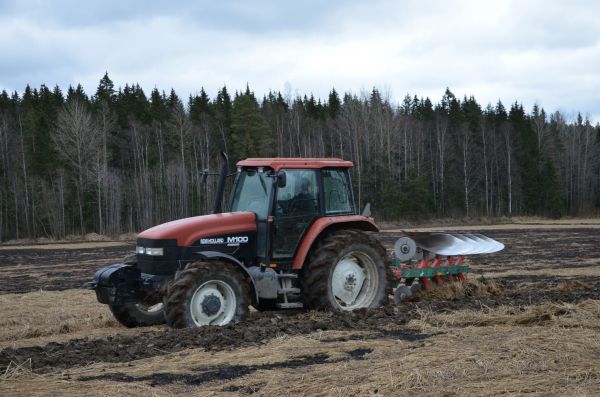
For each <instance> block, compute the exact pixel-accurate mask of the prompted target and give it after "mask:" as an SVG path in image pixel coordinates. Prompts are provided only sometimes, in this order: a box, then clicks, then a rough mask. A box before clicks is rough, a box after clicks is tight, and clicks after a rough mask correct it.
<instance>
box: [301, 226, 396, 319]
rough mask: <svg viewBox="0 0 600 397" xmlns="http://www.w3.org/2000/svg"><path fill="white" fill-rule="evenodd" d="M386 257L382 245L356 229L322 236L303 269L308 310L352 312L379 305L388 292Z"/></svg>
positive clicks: (389, 290)
mask: <svg viewBox="0 0 600 397" xmlns="http://www.w3.org/2000/svg"><path fill="white" fill-rule="evenodd" d="M388 262H389V259H388V257H387V255H386V252H385V249H384V248H383V246H382V245H381V244H380V243H379V242H378V241H377V240H376V239H375V238H373V237H371V236H370V235H368V234H366V233H364V232H362V231H358V230H344V231H338V232H335V233H332V234H331V235H329V236H327V237H326V238H324V239H323V240H322V241H321V242H320V243H319V245H318V246H317V247H316V248H315V249H314V250H313V252H312V254H311V256H310V259H309V263H308V266H307V268H306V269H305V270H304V290H305V291H304V292H305V295H306V300H307V303H308V305H309V307H310V308H311V309H328V310H343V311H351V310H355V309H361V308H374V307H379V306H381V305H383V304H384V303H386V302H387V299H388V295H389V294H390V293H391V280H392V277H391V274H390V272H391V271H390V266H389V263H388Z"/></svg>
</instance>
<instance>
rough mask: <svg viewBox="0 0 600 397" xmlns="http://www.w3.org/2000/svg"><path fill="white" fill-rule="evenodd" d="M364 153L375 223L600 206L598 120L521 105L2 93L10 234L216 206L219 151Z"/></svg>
mask: <svg viewBox="0 0 600 397" xmlns="http://www.w3.org/2000/svg"><path fill="white" fill-rule="evenodd" d="M220 151H226V152H227V153H228V154H229V157H230V160H231V171H232V172H233V171H234V170H235V168H234V164H235V162H236V161H237V160H239V159H243V158H246V157H261V156H262V157H265V156H268V157H271V156H280V157H341V158H344V159H346V160H351V161H352V162H354V168H353V170H352V174H351V175H352V180H353V185H354V190H355V201H356V206H357V208H359V210H360V209H361V208H362V207H363V206H364V205H365V204H366V203H367V202H369V203H371V208H372V211H373V214H374V216H375V217H376V218H377V220H385V221H393V222H398V221H402V220H423V219H427V218H461V219H462V218H466V219H471V218H475V217H492V218H494V217H511V216H517V215H519V216H521V215H538V216H546V217H555V218H557V217H561V216H565V215H569V216H589V215H596V214H598V212H599V211H600V126H599V125H598V124H596V125H593V124H592V123H591V122H590V121H589V120H588V119H587V118H584V117H582V116H581V115H577V116H574V117H570V116H567V115H565V114H561V113H560V112H553V113H549V114H547V113H546V111H545V110H544V109H542V108H540V107H538V106H534V107H533V108H532V109H531V110H526V109H524V107H523V105H521V104H519V103H518V102H515V103H513V104H510V105H504V104H503V103H501V102H500V101H499V102H497V103H496V104H487V105H485V106H482V104H480V103H478V102H477V101H476V99H475V98H474V97H466V96H464V97H462V99H461V98H460V97H456V96H455V95H454V94H453V93H452V92H451V91H450V89H446V90H445V92H444V93H443V95H442V96H441V99H440V100H439V101H437V102H434V101H432V100H431V99H430V98H419V97H417V96H410V95H407V96H406V97H405V98H404V100H403V101H402V102H401V103H394V102H393V101H392V100H391V99H390V98H389V95H388V94H386V93H382V92H381V91H379V90H377V89H373V90H372V91H371V92H365V93H362V94H360V95H356V94H353V93H344V94H340V93H338V92H337V91H336V90H335V89H332V90H331V92H330V93H329V95H328V97H327V98H323V99H317V98H315V97H314V96H313V95H304V96H303V95H291V94H289V93H285V94H282V93H281V92H269V93H268V94H266V95H264V96H263V97H262V98H261V97H257V96H256V95H255V94H254V92H253V91H252V90H251V89H250V87H248V86H247V87H245V88H243V89H241V90H239V91H235V92H230V90H229V89H228V88H227V87H223V88H221V89H220V90H218V92H217V93H216V96H214V97H211V96H209V95H208V94H207V93H206V92H205V91H204V89H200V91H199V93H197V94H195V95H191V96H189V97H188V98H182V97H180V96H178V95H177V93H176V92H175V91H174V90H170V92H168V93H165V92H164V91H160V90H159V89H157V88H155V89H153V90H152V91H151V92H150V94H149V96H148V95H146V93H145V92H144V91H143V89H142V88H141V87H140V86H139V85H138V84H131V85H129V84H128V85H125V87H122V88H115V86H114V84H113V82H112V81H111V79H110V77H109V76H108V73H107V74H105V75H104V76H103V77H102V79H101V80H100V82H99V84H98V87H97V89H96V91H95V92H94V93H93V94H88V93H86V92H84V90H83V88H82V86H81V85H77V86H76V87H72V86H71V87H69V88H68V90H67V92H66V93H64V92H63V91H62V90H61V88H60V87H58V86H57V87H54V88H53V89H50V88H48V87H47V86H45V85H42V86H41V87H39V88H31V87H30V86H29V85H28V86H27V87H25V89H24V91H23V92H22V93H18V92H13V93H9V92H6V91H5V90H4V91H2V93H1V94H0V241H5V240H9V239H19V238H34V237H50V238H64V237H65V236H67V235H73V234H74V235H82V234H85V233H89V232H96V233H100V234H105V235H111V236H114V235H118V234H119V233H124V232H136V231H141V230H143V229H145V228H147V227H150V226H153V225H155V224H158V223H161V222H165V221H169V220H173V219H178V218H182V217H188V216H195V215H201V214H206V213H209V212H210V211H211V208H212V203H213V201H214V195H215V191H216V185H217V182H218V181H217V179H218V178H217V177H216V176H212V175H210V176H208V177H205V173H206V172H208V173H215V172H218V170H219V161H220V159H219V152H220Z"/></svg>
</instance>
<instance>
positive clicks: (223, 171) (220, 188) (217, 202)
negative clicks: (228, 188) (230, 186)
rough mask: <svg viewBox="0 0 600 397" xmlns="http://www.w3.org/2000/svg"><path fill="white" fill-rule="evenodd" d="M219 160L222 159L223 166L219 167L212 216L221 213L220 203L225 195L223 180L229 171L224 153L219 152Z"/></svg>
mask: <svg viewBox="0 0 600 397" xmlns="http://www.w3.org/2000/svg"><path fill="white" fill-rule="evenodd" d="M221 158H222V159H223V164H222V165H221V174H220V176H219V186H218V187H217V197H215V206H214V208H213V214H220V213H221V212H223V210H222V208H221V203H222V202H223V194H224V193H225V180H226V179H227V171H229V157H227V154H226V153H225V152H221Z"/></svg>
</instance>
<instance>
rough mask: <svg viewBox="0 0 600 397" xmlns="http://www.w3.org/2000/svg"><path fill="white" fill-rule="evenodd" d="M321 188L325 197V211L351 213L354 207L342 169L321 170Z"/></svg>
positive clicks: (328, 212)
mask: <svg viewBox="0 0 600 397" xmlns="http://www.w3.org/2000/svg"><path fill="white" fill-rule="evenodd" d="M321 175H322V176H323V190H324V192H323V193H324V197H325V213H326V214H327V215H333V214H347V213H353V212H354V208H353V204H352V201H351V196H350V184H349V181H348V177H347V175H346V173H345V172H344V171H340V170H323V171H322V174H321Z"/></svg>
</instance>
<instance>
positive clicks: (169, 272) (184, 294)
mask: <svg viewBox="0 0 600 397" xmlns="http://www.w3.org/2000/svg"><path fill="white" fill-rule="evenodd" d="M222 156H223V160H224V161H223V167H222V169H221V173H220V179H219V187H218V192H217V199H216V201H215V206H214V211H213V214H211V215H203V216H196V217H192V218H186V219H180V220H176V221H172V222H168V223H164V224H161V225H158V226H155V227H152V228H150V229H148V230H145V231H144V232H142V233H140V234H139V235H138V238H137V247H136V254H135V255H131V256H129V257H127V258H126V259H125V260H124V261H123V263H118V264H113V265H111V266H108V267H104V268H102V269H100V270H98V271H97V272H96V274H95V276H94V279H93V281H92V282H91V283H90V284H91V286H92V288H93V289H94V290H95V291H96V295H97V298H98V301H99V302H100V303H104V304H107V305H108V306H109V307H110V310H111V311H112V313H113V314H114V316H115V318H116V319H117V320H118V321H119V322H120V323H122V324H124V325H125V326H128V327H135V326H144V325H155V324H160V323H164V322H165V321H166V323H167V324H168V325H169V326H171V327H177V328H180V327H199V326H204V325H225V324H228V323H230V322H232V321H239V320H241V319H243V318H244V317H245V316H246V315H247V314H248V310H249V306H250V305H252V306H253V307H255V308H256V309H258V310H275V309H287V308H310V309H325V310H338V311H340V310H341V311H350V310H355V309H359V308H375V307H378V306H381V305H383V304H385V303H386V302H387V300H388V297H389V296H390V295H391V294H392V292H393V290H392V289H393V287H396V298H397V300H401V299H402V298H405V297H407V296H410V295H411V294H412V293H413V291H414V289H415V287H418V288H430V287H431V285H432V284H436V283H440V282H443V281H444V280H449V279H456V278H462V277H463V274H464V273H465V272H467V271H468V267H466V266H465V265H463V263H462V260H463V255H468V254H475V253H488V252H495V251H498V250H500V249H502V248H503V246H502V244H501V243H498V242H497V241H495V240H492V239H489V238H487V237H484V236H481V235H475V234H473V235H450V234H445V233H433V234H428V233H417V234H406V233H405V234H403V235H402V236H401V237H400V239H399V240H398V241H397V242H396V245H395V249H394V252H393V253H392V254H391V255H388V253H387V252H386V250H385V249H384V247H383V246H382V245H381V243H379V241H378V240H377V239H376V238H375V235H376V233H377V232H378V231H379V229H378V227H377V225H376V224H375V222H374V220H373V218H371V217H370V214H369V210H368V208H366V209H365V211H363V213H362V214H358V212H357V209H356V208H355V204H354V197H353V193H352V186H351V181H350V174H349V169H350V167H352V163H351V162H349V161H344V160H341V159H336V158H249V159H246V160H243V161H240V162H239V163H238V164H237V173H236V176H235V182H234V184H233V188H232V192H231V198H230V202H229V208H228V211H226V212H224V211H222V209H221V202H222V198H223V194H224V193H223V192H224V187H225V180H226V177H227V173H228V164H227V156H226V155H225V154H222Z"/></svg>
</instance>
